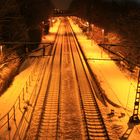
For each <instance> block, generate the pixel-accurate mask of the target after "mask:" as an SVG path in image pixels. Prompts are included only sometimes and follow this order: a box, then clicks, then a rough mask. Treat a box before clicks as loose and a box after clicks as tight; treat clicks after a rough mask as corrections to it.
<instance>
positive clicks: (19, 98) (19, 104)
mask: <svg viewBox="0 0 140 140" xmlns="http://www.w3.org/2000/svg"><path fill="white" fill-rule="evenodd" d="M19 109H20V96H19Z"/></svg>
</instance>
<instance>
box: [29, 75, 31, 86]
mask: <svg viewBox="0 0 140 140" xmlns="http://www.w3.org/2000/svg"><path fill="white" fill-rule="evenodd" d="M30 85H31V78H30V76H29V86H30Z"/></svg>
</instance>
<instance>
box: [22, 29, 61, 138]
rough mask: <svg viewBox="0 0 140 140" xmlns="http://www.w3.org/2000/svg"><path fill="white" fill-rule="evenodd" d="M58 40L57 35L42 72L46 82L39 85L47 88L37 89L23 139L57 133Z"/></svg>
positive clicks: (51, 135)
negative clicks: (47, 62)
mask: <svg viewBox="0 0 140 140" xmlns="http://www.w3.org/2000/svg"><path fill="white" fill-rule="evenodd" d="M60 29H61V28H60V26H59V29H58V33H60ZM60 41H61V38H60V37H59V35H58V36H57V38H56V42H55V46H54V51H53V55H52V58H51V59H50V62H49V64H50V65H49V67H48V68H47V69H46V72H44V77H45V78H44V79H47V80H45V81H47V82H45V84H43V83H42V84H41V85H40V86H42V87H44V86H47V88H46V91H45V92H41V91H39V92H40V93H39V96H38V99H37V102H36V105H35V106H34V112H33V114H32V117H31V122H30V124H29V127H28V129H27V133H26V135H25V139H39V138H46V137H47V138H48V137H49V135H50V137H51V138H52V137H54V139H55V137H56V135H57V134H56V133H57V113H58V106H59V105H58V104H59V103H58V101H59V99H58V98H59V91H60V90H59V82H58V81H57V79H59V78H60V72H58V73H56V69H57V67H60V64H59V63H58V62H59V61H60V59H61V58H60V59H59V58H58V56H59V55H60V54H59V53H61V50H60V48H58V46H57V45H58V42H60ZM59 45H61V44H59ZM45 73H47V74H45ZM45 75H47V76H45ZM55 76H56V77H55ZM54 81H55V83H54ZM59 81H60V80H59ZM52 82H53V83H52ZM52 85H55V86H52ZM51 88H53V89H51ZM40 89H41V87H40ZM47 130H48V132H47Z"/></svg>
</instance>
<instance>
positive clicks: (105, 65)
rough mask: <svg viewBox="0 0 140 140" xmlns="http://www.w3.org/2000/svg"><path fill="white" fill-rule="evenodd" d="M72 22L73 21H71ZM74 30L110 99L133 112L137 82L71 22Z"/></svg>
mask: <svg viewBox="0 0 140 140" xmlns="http://www.w3.org/2000/svg"><path fill="white" fill-rule="evenodd" d="M70 21H71V20H70ZM71 25H72V28H73V30H74V32H75V34H76V36H77V39H78V40H79V43H80V45H81V47H82V50H83V51H84V54H85V56H86V58H87V61H88V63H89V65H90V67H91V68H92V70H93V72H94V74H95V75H96V76H97V79H98V81H99V82H100V84H101V87H102V88H103V90H104V91H105V94H106V95H107V97H108V99H109V100H111V101H112V102H113V103H115V104H118V105H119V106H121V107H123V108H126V109H128V110H131V111H132V110H133V107H134V99H135V95H136V86H137V81H134V80H133V79H132V78H128V77H130V75H128V76H127V75H126V74H124V72H123V71H121V70H120V68H119V67H118V66H117V65H116V64H115V62H114V61H111V60H104V59H110V57H109V55H108V54H107V53H106V52H104V50H103V49H102V48H101V47H99V46H98V45H97V44H96V43H95V42H94V41H93V40H90V39H87V36H85V35H84V34H83V33H82V30H81V29H80V28H79V27H78V25H75V24H74V23H73V22H72V21H71Z"/></svg>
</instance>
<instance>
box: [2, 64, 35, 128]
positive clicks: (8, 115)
mask: <svg viewBox="0 0 140 140" xmlns="http://www.w3.org/2000/svg"><path fill="white" fill-rule="evenodd" d="M37 65H38V62H36V63H35V64H34V66H33V68H32V71H31V73H30V75H29V77H28V78H27V80H26V83H25V84H24V86H23V87H22V89H21V91H20V94H19V96H18V97H17V99H16V101H15V102H14V104H13V106H12V107H11V108H10V109H9V111H8V112H7V113H6V114H5V115H4V116H3V117H1V118H0V130H1V129H2V128H3V127H4V126H5V125H7V129H8V130H11V126H10V119H11V118H12V117H13V119H14V121H16V111H17V109H19V110H21V106H23V105H24V104H25V98H26V96H28V95H26V94H27V93H28V88H29V86H30V85H31V81H32V80H33V76H34V75H35V72H36V66H37ZM30 96H31V95H30ZM23 101H24V102H23ZM24 109H25V108H24Z"/></svg>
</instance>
